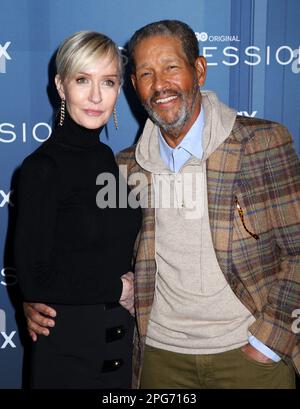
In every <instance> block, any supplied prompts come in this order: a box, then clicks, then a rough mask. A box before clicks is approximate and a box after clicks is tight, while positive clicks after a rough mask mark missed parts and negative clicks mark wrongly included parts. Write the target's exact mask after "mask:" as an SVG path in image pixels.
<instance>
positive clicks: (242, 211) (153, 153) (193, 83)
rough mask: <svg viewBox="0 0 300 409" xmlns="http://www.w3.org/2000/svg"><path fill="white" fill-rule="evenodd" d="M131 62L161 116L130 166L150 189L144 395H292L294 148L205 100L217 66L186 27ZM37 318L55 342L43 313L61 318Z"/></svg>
mask: <svg viewBox="0 0 300 409" xmlns="http://www.w3.org/2000/svg"><path fill="white" fill-rule="evenodd" d="M129 52H130V57H131V61H132V67H133V72H132V82H133V86H134V88H135V90H136V91H137V93H138V95H139V97H140V100H141V102H142V104H143V105H144V107H145V109H146V110H147V112H148V114H149V117H150V118H151V119H148V121H147V123H146V125H145V128H144V131H143V134H142V136H141V138H140V140H139V141H138V143H137V146H136V147H130V148H128V149H127V150H125V151H123V152H121V153H120V154H119V155H118V162H119V164H120V165H126V168H127V172H128V179H129V183H131V182H132V178H134V177H135V176H136V175H143V176H144V177H145V178H146V183H144V185H143V186H142V190H141V191H140V197H142V198H143V207H144V209H143V212H144V217H143V226H142V229H141V232H140V237H139V239H138V240H137V243H136V254H135V309H136V321H137V328H136V334H135V352H134V358H135V359H134V366H135V368H134V383H133V385H134V387H138V386H140V387H142V388H294V387H295V376H294V369H293V367H292V365H294V367H295V368H296V369H297V371H299V368H300V348H299V345H300V344H299V335H297V331H295V326H293V320H294V319H295V315H293V314H294V311H295V310H296V309H297V308H299V296H300V267H299V263H300V228H299V226H300V202H299V192H300V166H299V160H298V158H297V155H296V153H295V151H294V149H293V146H292V141H291V137H290V136H289V134H288V132H287V131H286V129H285V128H284V127H282V126H281V125H280V124H277V123H273V122H269V121H265V120H260V119H254V118H243V117H239V116H237V115H236V112H234V111H233V110H231V109H230V108H228V107H227V106H225V105H224V104H222V103H221V102H220V101H219V100H218V98H217V97H216V95H215V94H214V93H212V92H202V93H200V91H199V87H201V86H203V84H204V82H205V76H206V62H205V59H204V58H203V57H199V49H198V42H197V39H196V37H195V34H194V32H193V31H192V30H191V28H190V27H188V26H187V25H186V24H184V23H182V22H179V21H172V20H165V21H160V22H156V23H152V24H149V25H147V26H145V27H143V28H142V29H140V30H138V31H137V32H136V33H135V34H134V36H133V38H132V39H131V42H130V45H129ZM161 186H163V189H161ZM166 190H167V191H168V195H167V196H169V197H168V199H170V200H169V204H168V205H167V206H164V205H163V203H165V199H166V194H165V191H166ZM195 197H196V201H195V200H194V198H195ZM145 198H146V199H145ZM153 202H155V204H154V206H153ZM154 207H155V208H154ZM25 310H26V311H27V312H26V314H27V318H28V323H29V328H30V330H31V331H35V332H37V333H41V331H48V329H43V328H41V327H40V326H39V325H41V324H42V325H43V326H45V327H47V326H48V324H49V322H51V320H50V321H49V319H48V318H41V316H40V315H39V313H38V311H41V312H43V313H44V314H46V315H47V313H48V312H51V310H49V309H47V307H46V306H44V305H40V304H37V305H34V304H32V305H27V306H26V307H25ZM52 312H53V311H52ZM53 323H54V322H52V324H53ZM32 335H33V334H32ZM33 336H36V335H33Z"/></svg>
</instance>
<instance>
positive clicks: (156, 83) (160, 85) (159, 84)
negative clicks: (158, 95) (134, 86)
mask: <svg viewBox="0 0 300 409" xmlns="http://www.w3.org/2000/svg"><path fill="white" fill-rule="evenodd" d="M168 84H169V82H168V78H167V77H166V75H164V74H163V73H156V74H155V75H153V81H152V84H151V87H152V89H153V90H154V91H158V92H161V91H164V89H166V88H168Z"/></svg>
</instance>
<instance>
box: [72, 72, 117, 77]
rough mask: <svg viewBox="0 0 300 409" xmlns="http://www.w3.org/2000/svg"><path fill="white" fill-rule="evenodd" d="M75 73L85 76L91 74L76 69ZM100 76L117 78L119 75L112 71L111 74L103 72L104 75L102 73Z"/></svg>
mask: <svg viewBox="0 0 300 409" xmlns="http://www.w3.org/2000/svg"><path fill="white" fill-rule="evenodd" d="M75 75H87V76H89V77H90V76H91V75H93V74H91V73H88V72H85V71H78V72H76V73H75ZM102 77H104V78H105V77H116V78H118V77H119V75H118V74H117V73H113V74H105V75H102Z"/></svg>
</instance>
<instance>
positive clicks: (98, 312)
mask: <svg viewBox="0 0 300 409" xmlns="http://www.w3.org/2000/svg"><path fill="white" fill-rule="evenodd" d="M56 65H57V75H56V77H55V83H56V87H57V90H58V93H59V95H60V98H61V111H60V118H59V123H58V124H57V126H56V127H55V129H54V131H53V133H52V135H51V137H50V138H49V139H48V141H46V142H45V143H44V144H43V145H42V146H41V147H39V148H38V149H37V150H36V151H35V152H34V153H33V154H31V155H30V156H28V157H27V158H26V159H25V160H24V162H23V164H22V167H21V176H20V183H19V190H18V197H19V202H18V208H19V214H18V221H17V232H16V243H15V256H16V266H17V275H18V279H19V283H20V287H21V290H22V292H23V295H24V299H25V300H26V301H38V302H45V303H49V305H50V306H51V307H53V308H54V309H55V310H56V312H57V318H56V325H55V327H54V328H53V329H52V330H51V333H50V335H49V336H48V337H39V339H38V340H37V342H35V343H33V345H32V359H31V386H32V387H33V388H88V389H93V388H95V389H98V388H128V387H130V380H131V343H132V328H133V322H132V321H133V319H132V317H131V315H130V313H129V311H130V312H131V313H132V310H133V278H132V277H133V274H132V273H131V272H129V270H130V269H131V258H132V251H133V244H134V240H135V238H136V235H137V232H138V230H139V224H140V212H139V209H131V208H128V207H127V208H119V206H118V199H119V198H118V197H117V200H116V203H117V205H115V206H112V207H111V208H109V207H105V203H99V202H101V200H100V201H99V200H97V202H96V196H97V193H98V192H99V190H100V189H101V187H103V186H99V185H97V184H96V179H97V177H98V175H101V174H103V173H105V174H109V175H110V176H112V177H113V178H114V180H115V181H116V191H117V192H118V191H119V189H118V185H119V183H122V181H121V179H120V180H119V173H118V167H117V165H116V162H115V160H114V155H113V153H112V151H111V149H110V148H109V147H108V146H106V145H104V144H103V143H101V142H100V141H99V133H100V131H101V129H102V127H103V126H104V125H105V124H106V123H107V121H108V120H109V117H110V116H111V114H112V112H113V110H114V107H115V103H116V100H117V96H118V94H119V91H120V86H121V77H122V61H121V56H120V54H119V50H118V48H117V46H116V45H115V44H114V43H113V41H112V40H111V39H109V38H108V37H106V36H105V35H103V34H100V33H96V32H88V31H82V32H79V33H75V34H74V35H72V36H71V37H69V38H68V39H66V40H65V41H64V42H63V43H62V45H61V46H60V48H59V50H58V53H57V58H56ZM124 183H125V182H124ZM106 188H107V187H106ZM126 191H127V187H126V190H125V192H126ZM112 193H115V192H112ZM127 194H128V192H127ZM121 304H122V305H121ZM95 322H97V323H98V325H97V326H95V324H94V323H95Z"/></svg>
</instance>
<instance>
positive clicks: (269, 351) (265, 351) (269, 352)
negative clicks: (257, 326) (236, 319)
mask: <svg viewBox="0 0 300 409" xmlns="http://www.w3.org/2000/svg"><path fill="white" fill-rule="evenodd" d="M248 342H249V344H250V345H252V346H253V348H255V349H257V350H258V351H259V352H261V353H262V354H264V355H265V356H267V357H268V358H270V359H272V361H274V362H279V361H281V358H280V356H279V355H277V354H276V353H275V352H274V351H272V349H270V348H269V347H267V346H266V345H265V344H263V343H262V342H261V341H260V340H259V339H257V338H256V337H255V336H254V335H250V336H248Z"/></svg>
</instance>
